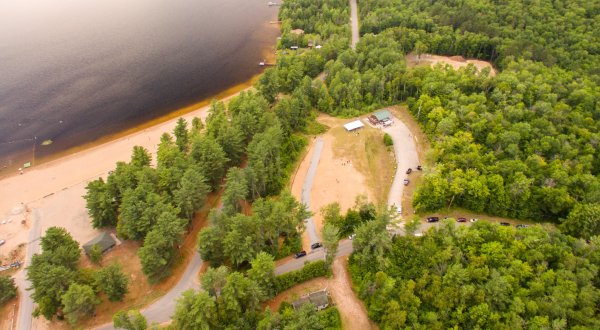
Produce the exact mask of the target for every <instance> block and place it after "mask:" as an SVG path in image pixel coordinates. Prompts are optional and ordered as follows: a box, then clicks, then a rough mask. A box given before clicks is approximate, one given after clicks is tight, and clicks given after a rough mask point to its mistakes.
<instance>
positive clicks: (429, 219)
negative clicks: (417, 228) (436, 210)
mask: <svg viewBox="0 0 600 330" xmlns="http://www.w3.org/2000/svg"><path fill="white" fill-rule="evenodd" d="M438 221H440V218H438V217H429V218H427V222H438Z"/></svg>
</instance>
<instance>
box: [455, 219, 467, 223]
mask: <svg viewBox="0 0 600 330" xmlns="http://www.w3.org/2000/svg"><path fill="white" fill-rule="evenodd" d="M456 222H467V218H458V219H456Z"/></svg>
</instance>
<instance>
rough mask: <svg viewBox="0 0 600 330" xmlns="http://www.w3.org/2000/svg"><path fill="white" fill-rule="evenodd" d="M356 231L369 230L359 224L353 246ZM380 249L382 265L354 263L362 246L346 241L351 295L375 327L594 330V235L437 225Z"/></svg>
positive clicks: (481, 225)
mask: <svg viewBox="0 0 600 330" xmlns="http://www.w3.org/2000/svg"><path fill="white" fill-rule="evenodd" d="M369 224H370V223H367V224H365V225H363V226H364V227H367V226H368V225H369ZM380 232H381V233H383V234H384V235H387V233H386V232H385V230H383V229H382V230H381V231H380ZM363 236H364V238H368V239H371V238H372V237H373V234H372V233H371V232H370V230H367V229H365V230H362V229H359V230H358V231H357V236H356V242H358V241H359V240H361V239H362V238H363ZM386 244H387V243H386ZM383 246H385V245H383ZM387 246H388V249H389V250H388V253H387V254H386V255H385V256H384V257H383V258H384V259H385V261H384V262H380V263H365V262H361V260H363V259H362V257H361V256H363V255H364V254H365V253H366V250H369V249H370V247H369V246H364V245H361V246H358V247H357V245H356V244H355V249H356V250H355V254H354V255H353V256H352V257H351V272H352V276H353V279H354V281H355V283H356V284H357V285H358V287H357V288H358V293H359V295H360V296H361V297H362V298H363V299H364V300H365V302H366V303H367V308H368V311H369V316H370V317H371V318H372V319H374V320H376V321H377V322H379V323H381V325H382V327H383V328H393V329H398V328H406V327H408V328H429V329H431V328H446V329H447V328H453V327H458V328H463V329H474V328H481V329H498V328H506V327H511V328H516V329H521V328H552V327H554V328H561V329H566V328H577V327H580V328H587V329H593V328H598V327H599V326H600V318H599V315H598V309H597V308H596V306H597V305H598V301H599V299H600V290H599V289H600V287H599V285H600V283H599V282H598V280H597V276H598V274H597V273H598V266H597V265H598V263H597V262H598V256H599V255H598V247H597V246H596V242H595V241H594V242H593V243H592V244H590V245H588V244H585V242H584V241H581V240H576V239H573V238H571V237H569V236H566V235H564V234H561V233H560V232H558V231H557V230H555V229H551V228H549V227H548V228H546V227H541V226H533V227H529V228H524V229H515V228H512V227H503V226H499V225H497V224H491V223H487V222H484V221H479V222H477V223H476V224H474V225H473V226H471V227H467V226H460V227H458V228H455V227H454V224H453V223H452V222H446V223H443V224H442V225H441V226H440V227H439V229H437V228H435V227H434V228H432V229H430V230H429V232H428V233H427V234H426V235H424V236H423V237H414V236H396V237H395V238H394V240H393V242H391V244H390V245H387ZM441 297H443V298H441Z"/></svg>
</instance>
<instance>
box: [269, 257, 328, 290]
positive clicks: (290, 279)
mask: <svg viewBox="0 0 600 330" xmlns="http://www.w3.org/2000/svg"><path fill="white" fill-rule="evenodd" d="M325 275H329V268H328V267H326V266H325V261H324V260H318V261H314V262H311V263H307V264H306V265H304V267H302V269H298V270H295V271H293V272H289V273H285V274H283V275H279V276H277V277H275V290H276V291H277V293H280V292H282V291H285V290H287V289H289V288H291V287H292V286H294V285H296V284H298V283H302V282H305V281H308V280H310V279H313V278H315V277H320V276H325Z"/></svg>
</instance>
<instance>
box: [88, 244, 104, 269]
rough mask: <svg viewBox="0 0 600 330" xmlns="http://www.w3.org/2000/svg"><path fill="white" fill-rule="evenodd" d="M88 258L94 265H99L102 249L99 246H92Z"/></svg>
mask: <svg viewBox="0 0 600 330" xmlns="http://www.w3.org/2000/svg"><path fill="white" fill-rule="evenodd" d="M89 257H90V260H91V261H92V262H93V263H95V264H96V265H99V264H100V262H101V261H102V248H101V247H100V245H98V244H94V245H93V246H92V248H91V249H90V255H89Z"/></svg>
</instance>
